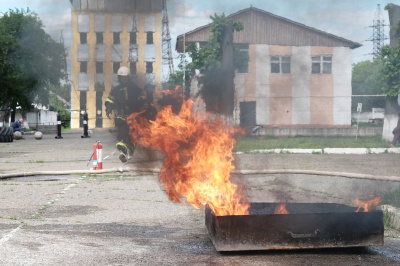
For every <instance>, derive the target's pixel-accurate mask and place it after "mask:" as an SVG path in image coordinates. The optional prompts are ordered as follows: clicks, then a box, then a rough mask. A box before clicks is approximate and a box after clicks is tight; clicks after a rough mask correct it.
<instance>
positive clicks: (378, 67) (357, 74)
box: [351, 59, 385, 111]
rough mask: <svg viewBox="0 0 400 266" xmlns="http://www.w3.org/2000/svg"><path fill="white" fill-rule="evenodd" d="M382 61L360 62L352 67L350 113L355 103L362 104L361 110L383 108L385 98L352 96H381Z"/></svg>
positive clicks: (354, 109)
mask: <svg viewBox="0 0 400 266" xmlns="http://www.w3.org/2000/svg"><path fill="white" fill-rule="evenodd" d="M382 71H383V65H382V60H379V59H375V60H373V61H362V62H359V63H356V64H354V65H353V70H352V80H351V86H352V90H353V93H352V94H353V97H352V111H356V109H357V103H362V104H363V110H371V108H374V107H378V108H384V107H385V97H382V96H377V97H354V95H382V94H383V92H382V87H383V86H384V81H383V78H382Z"/></svg>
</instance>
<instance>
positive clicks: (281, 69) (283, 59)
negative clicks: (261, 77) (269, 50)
mask: <svg viewBox="0 0 400 266" xmlns="http://www.w3.org/2000/svg"><path fill="white" fill-rule="evenodd" d="M290 59H291V58H290V56H271V73H283V74H289V73H290Z"/></svg>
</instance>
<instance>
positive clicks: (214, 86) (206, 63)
mask: <svg viewBox="0 0 400 266" xmlns="http://www.w3.org/2000/svg"><path fill="white" fill-rule="evenodd" d="M210 18H211V20H212V23H211V29H210V31H211V36H210V38H209V40H208V43H207V44H206V45H204V46H202V47H201V48H198V47H197V45H196V43H194V42H190V43H188V44H187V46H186V51H187V53H188V54H189V56H190V58H191V62H190V63H188V64H187V65H186V68H185V71H186V73H185V74H186V77H187V78H186V79H188V77H189V76H190V73H194V72H195V70H196V69H198V70H200V72H201V73H202V74H203V77H202V79H201V80H200V83H201V87H202V88H201V90H200V96H201V97H202V98H203V100H204V101H205V103H206V106H207V110H208V111H212V112H217V113H225V114H227V113H228V112H227V111H226V108H225V110H224V107H223V106H222V105H223V104H224V102H223V100H224V99H225V98H227V97H226V91H227V90H226V88H225V86H226V84H225V83H224V81H226V79H229V78H232V79H233V76H232V77H230V76H229V74H228V77H227V78H226V79H225V80H224V78H222V77H224V75H226V73H224V69H222V65H223V64H222V61H223V51H224V42H225V43H226V38H227V36H228V35H229V34H231V33H232V32H231V31H241V30H242V29H243V24H242V23H241V22H234V21H231V20H230V19H228V18H227V17H226V16H225V14H222V15H217V14H214V16H210ZM185 45H186V44H185ZM183 60H184V59H183ZM247 62H248V55H244V54H243V53H240V52H239V50H238V49H234V51H233V69H232V72H233V70H234V69H238V68H241V67H242V66H243V65H244V64H247ZM181 65H182V64H181ZM233 75H234V73H233ZM172 78H173V79H174V80H179V81H180V83H179V84H181V83H182V80H183V70H182V71H178V72H176V73H175V75H174V76H172ZM170 80H171V78H170ZM187 82H188V80H186V84H187ZM232 89H233V88H232ZM232 100H233V99H232Z"/></svg>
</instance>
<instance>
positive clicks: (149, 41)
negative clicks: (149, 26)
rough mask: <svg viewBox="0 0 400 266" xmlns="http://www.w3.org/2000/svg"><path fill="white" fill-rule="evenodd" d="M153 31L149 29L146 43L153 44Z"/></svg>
mask: <svg viewBox="0 0 400 266" xmlns="http://www.w3.org/2000/svg"><path fill="white" fill-rule="evenodd" d="M153 43H154V41H153V32H151V31H149V32H147V39H146V44H153Z"/></svg>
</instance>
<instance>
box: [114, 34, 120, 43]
mask: <svg viewBox="0 0 400 266" xmlns="http://www.w3.org/2000/svg"><path fill="white" fill-rule="evenodd" d="M120 43H121V40H120V33H119V32H114V33H113V44H120Z"/></svg>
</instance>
